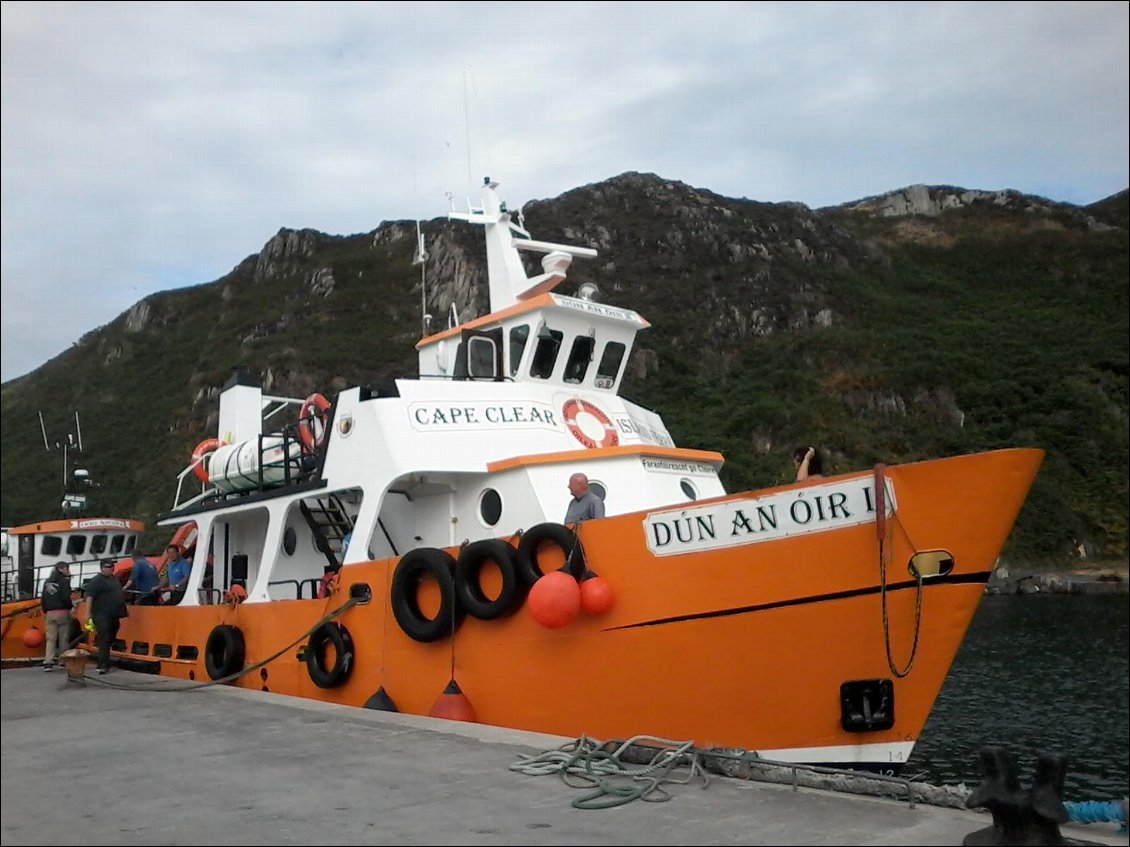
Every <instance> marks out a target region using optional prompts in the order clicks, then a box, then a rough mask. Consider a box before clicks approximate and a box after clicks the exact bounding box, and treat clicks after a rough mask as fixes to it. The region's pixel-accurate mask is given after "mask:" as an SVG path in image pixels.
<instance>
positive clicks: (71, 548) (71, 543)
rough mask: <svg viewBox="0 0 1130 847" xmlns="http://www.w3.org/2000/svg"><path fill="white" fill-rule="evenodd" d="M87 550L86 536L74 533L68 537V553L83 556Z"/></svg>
mask: <svg viewBox="0 0 1130 847" xmlns="http://www.w3.org/2000/svg"><path fill="white" fill-rule="evenodd" d="M85 552H86V536H85V535H72V536H71V537H70V538H68V539H67V555H69V556H81V555H82V554H83V553H85Z"/></svg>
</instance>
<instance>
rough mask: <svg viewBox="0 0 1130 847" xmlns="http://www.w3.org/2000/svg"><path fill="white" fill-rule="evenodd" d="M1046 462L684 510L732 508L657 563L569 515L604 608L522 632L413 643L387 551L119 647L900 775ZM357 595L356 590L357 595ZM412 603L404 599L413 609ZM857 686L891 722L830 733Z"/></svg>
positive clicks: (348, 688) (641, 520)
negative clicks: (328, 642)
mask: <svg viewBox="0 0 1130 847" xmlns="http://www.w3.org/2000/svg"><path fill="white" fill-rule="evenodd" d="M1042 455H1043V454H1042V453H1041V451H1038V450H1019V449H1018V450H1000V451H994V452H991V453H983V454H976V455H970V456H960V457H955V458H951V459H940V460H934V461H928V462H921V463H914V464H909V465H901V466H896V467H892V468H889V469H886V471H885V473H884V477H885V479H886V481H887V485H888V486H889V490H890V491H891V493H892V495H893V499H894V501H895V506H894V510H893V512H892V513H890V514H885V515H883V514H882V512H881V508H880V509H879V510H878V511H876V514H875V516H873V517H872V518H871V519H868V520H861V521H859V522H857V523H855V524H853V525H845V526H842V527H839V528H835V529H830V530H828V531H824V532H807V533H800V534H795V535H790V534H785V535H780V536H774V537H771V538H766V539H765V540H755V539H754V537H753V535H751V534H749V533H746V532H745V531H744V529H743V528H742V525H741V524H740V523H739V521H736V520H732V514H733V507H734V505H735V504H739V505H740V504H742V503H745V504H750V503H756V502H758V500H757V498H763V497H769V496H778V497H781V498H792V499H791V500H789V502H793V501H794V500H804V499H806V498H807V502H808V504H809V506H815V508H817V509H820V508H823V507H824V506H827V505H829V504H830V503H833V502H834V501H833V499H832V496H831V495H828V492H832V495H834V492H835V490H836V486H838V485H850V484H857V485H862V484H864V483H865V482H866V481H867V480H870V479H872V476H871V474H870V473H866V474H854V475H847V476H844V477H835V478H829V479H820V480H814V481H813V483H812V484H811V485H808V484H802V485H796V486H786V487H783V488H778V489H772V490H769V491H765V492H756V493H743V494H737V495H731V496H728V497H726V498H719V499H718V500H715V501H707V502H704V503H694V504H687V507H688V508H687V510H686V511H687V513H688V514H690V513H692V512H693V513H694V514H697V515H699V516H700V517H701V516H702V515H705V514H707V513H708V512H709V511H710V510H712V509H715V510H719V511H717V514H719V515H720V514H722V513H723V512H722V511H720V510H723V509H724V508H729V509H730V511H729V512H726V513H725V514H726V515H727V516H729V517H728V518H727V520H729V522H728V523H726V524H724V525H718V524H717V522H716V524H715V525H714V526H713V528H714V529H716V530H719V531H718V532H717V533H716V536H717V537H715V538H708V539H706V540H705V542H704V543H705V544H706V546H700V547H698V548H695V549H693V550H692V549H688V551H687V552H682V553H675V554H671V555H667V554H660V553H657V552H656V550H655V549H654V548H655V547H656V544H657V543H658V541H662V540H664V539H665V538H666V535H664V534H663V533H665V532H666V530H663V531H662V532H660V531H659V530H655V529H654V521H653V522H652V523H650V524H649V522H648V519H647V516H645V515H643V514H642V513H636V514H629V515H621V516H616V517H611V518H606V519H601V520H597V521H591V522H586V523H584V524H581V525H580V528H579V537H580V540H581V542H582V544H583V548H584V552H585V557H586V560H587V563H588V566H589V568H591V569H592V571H594V572H596V573H597V574H598V575H599V576H600V577H602V578H603V579H604V580H606V581H607V583H608V584H609V585H610V586H611V588H612V591H613V593H614V597H615V602H614V603H613V604H612V608H611V609H609V610H608V611H606V612H604V613H602V614H598V615H588V614H585V613H584V612H581V613H580V614H579V615H577V617H576V618H575V619H574V620H572V622H571V623H569V624H568V625H566V626H563V627H560V628H557V629H549V628H546V627H545V626H543V625H541V624H539V623H538V622H537V621H536V620H534V617H533V616H532V615H531V614H530V611H529V604H528V603H527V604H526V605H525V606H522V607H520V608H516V609H515V610H514V611H513V612H512V613H511V614H509V615H507V616H504V617H502V618H499V619H496V620H490V621H483V620H478V619H475V618H473V617H469V616H468V617H467V618H466V619H465V620H463V621H462V623H461V624H460V625H459V626H458V628H457V629H456V631H455V633H454V637H451V636H448V637H445V638H441V639H440V640H438V641H434V642H431V643H420V642H418V641H415V640H413V639H411V638H409V637H408V636H407V635H405V634H404V632H402V630H401V628H400V626H399V625H398V623H397V620H396V618H395V616H394V613H393V608H392V604H391V601H390V593H391V585H392V578H393V573H394V570H395V567H396V565H397V562H398V560H397V559H386V560H382V561H374V562H365V563H361V564H356V565H349V566H346V567H345V568H343V569H342V571H341V575H340V583H339V585H338V588H337V590H336V591H335V593H333V594H332V595H331V596H330V597H328V598H326V599H308V600H276V601H272V602H267V603H244V604H241V605H227V604H225V605H217V606H186V607H144V608H143V607H133V608H132V609H131V613H130V617H129V618H127V619H125V620H123V621H122V628H121V631H120V633H119V641H118V643H117V644H116V648H117V649H116V650H115V655H116V656H117V657H118V658H119V659H121V658H131V659H134V660H138V661H144V662H149V663H152V666H153V667H154V668H155V669H158V670H159V672H160V673H162V674H165V675H168V676H172V677H178V678H182V679H191V680H202V681H206V680H208V679H209V676H208V674H207V672H206V669H205V656H204V654H205V644H206V642H207V640H208V638H209V635H210V634H211V633H212V632H213V630H214V628H215V627H217V626H220V625H228V626H234V627H238V629H239V630H240V631H241V632H242V635H243V638H244V641H245V643H246V657H245V663H244V664H245V666H246V667H251V666H255V665H258V664H259V663H264V662H265V663H264V664H263V665H262V667H257V668H255V670H254V671H253V672H252V673H248V674H246V675H244V676H241V677H239V678H238V679H237V680H235V681H234V682H233V683H232V684H235V685H238V686H241V687H246V688H253V689H262V690H269V691H273V692H277V693H284V694H290V695H296V696H300V697H308V698H313V699H318V700H324V701H329V702H336V703H343V704H349V705H354V706H362V705H365V704H366V703H367V702H369V701H370V700H371V698H373V697H374V695H375V694H376V693H377V692H378V691H380V690H382V689H383V692H384V693H385V694H387V695H388V697H390V698H391V699H392V701H393V702H394V703H395V705H396V708H397V709H398V710H399V711H402V712H407V713H414V714H421V715H427V714H429V713H430V712H431V711H432V709H433V707H434V706H435V704H436V703H437V701H438V700H439V699H440V698H441V695H442V694H443V692H444V690H445V688H446V687H447V685H448V683H449V682H450V681H451V680H452V679H454V680H455V681H456V682H457V683H458V686H459V688H460V689H461V690H462V692H463V694H464V695H465V696H466V698H467V699H468V701H469V702H470V704H471V705H472V707H473V709H474V713H475V716H476V719H477V720H478V721H479V722H481V723H485V724H492V725H498V726H505V727H514V728H521V729H527V730H534V731H542V732H548V733H554V734H558V735H564V736H574V737H575V736H579V735H582V734H584V735H589V736H593V737H597V738H601V739H608V738H628V737H632V736H635V735H650V736H658V737H661V738H666V739H673V740H680V741H685V740H693V741H694V742H695V743H696V744H697V745H700V746H718V747H728V748H741V749H745V750H750V751H754V750H755V751H758V752H760V753H761V754H762V755H763V756H765V757H766V758H770V759H776V758H781V759H787V760H791V761H806V762H814V763H826V764H839V765H846V766H859V767H868V768H872V769H880V770H889V771H891V772H897V770H898V768H899V766H900V765H901V764H902V763H903V762H905V760H906V758H907V757H909V755H910V750H911V748H912V746H913V743H914V741H915V740H916V739H917V738H918V735H919V733H920V732H921V730H922V727H923V725H924V723H925V721H926V718H927V715H928V714H929V711H930V709H931V707H932V705H933V702H934V699H935V697H936V696H937V693H938V691H939V690H940V688H941V686H942V683H943V681H944V679H945V677H946V674H947V672H948V670H949V667H950V664H951V662H952V661H953V658H954V656H955V655H956V653H957V650H958V647H959V645H960V643H961V640H962V638H963V636H964V634H965V630H966V628H967V626H968V625H969V622H970V619H971V618H972V616H973V613H974V611H975V610H976V608H977V604H978V602H979V600H980V598H981V596H982V594H983V591H984V583H985V582H986V581H987V579H988V577H989V575H990V574H991V571H992V568H993V566H994V564H995V562H996V559H997V556H998V555H999V553H1000V550H1001V547H1002V546H1003V544H1004V542H1005V539H1006V538H1007V536H1008V533H1009V531H1010V530H1011V527H1012V524H1013V522H1014V520H1015V518H1016V515H1017V513H1018V511H1019V509H1020V507H1021V505H1022V503H1023V500H1024V497H1025V496H1026V494H1027V491H1028V489H1029V487H1030V485H1031V482H1032V480H1033V478H1034V476H1035V473H1036V471H1037V469H1038V467H1039V464H1040V462H1041V460H1042ZM873 490H875V489H873ZM818 496H819V497H824V498H825V502H824V503H823V504H822V505H816V499H817V497H818ZM763 502H768V501H767V500H766V501H763ZM781 502H785V500H781ZM880 506H881V504H880ZM745 508H746V512H745V513H744V515H743V516H742V519H743V520H748V518H749V516H750V514H751V513H752V512H751V510H750V507H745ZM806 508H808V507H806ZM669 511H671V510H669ZM671 514H672V517H671V518H670V521H671V523H670V525H671V526H674V527H675V532H679V531H681V529H685V530H686V531H687V533H688V537H689V534H690V533H692V531H694V530H695V529H696V528H697V529H699V530H701V529H702V528H703V527H706V526H707V523H706V521H705V520H698V521H697V523H696V522H695V521H694V520H692V519H690V518H684V519H683V520H684V523H683V524H678V523H676V522H677V520H678V519H679V517H678V515H677V514H676V513H675V512H674V511H672V512H671ZM739 529H741V530H742V531H741V532H739ZM745 529H748V524H746V525H745ZM721 530H728V531H729V532H728V534H729V537H726V538H723V537H722V536H725V535H726V534H727V533H726V532H722V531H721ZM649 533H651V537H650V538H649V535H648V534H649ZM747 536H748V537H747ZM696 543H697V542H696ZM711 544H713V545H714V546H710V545H711ZM929 551H943V553H944V555H941V556H940V558H942V559H945V560H946V561H947V563H948V566H947V567H946V568H943V569H942V572H939V573H938V574H937V575H933V576H926V577H924V578H923V579H921V580H919V579H917V578H916V575H915V574H913V573H911V572H910V571H909V570H908V567H907V565H908V562H910V561H911V560H912V557H913V556H915V554H922V553H926V552H929ZM449 552H450V553H452V555H457V554H458V550H450V551H449ZM665 552H666V551H665ZM549 567H552V565H550V566H549ZM549 567H546V566H545V563H543V569H544V570H546V571H547V572H548V570H549ZM488 581H489V580H488ZM362 585H364V586H367V589H368V590H367V591H362V590H361V589H354V588H353V587H354V586H362ZM351 591H356V592H358V593H366V594H371V598H372V599H371V602H367V603H362V604H357V605H352V606H351V607H349V608H347V609H346V610H345V611H344V612H342V613H341V614H340V616H339V617H337V619H336V620H337V622H338V623H340V624H341V625H342V626H344V627H345V629H347V630H348V632H349V635H350V636H351V638H352V642H353V647H354V655H353V660H352V666H351V668H350V671H349V673H348V675H347V676H346V677H345V678H343V680H342V681H341V682H340V684H336V685H334V686H333V687H329V688H323V687H320V686H318V685H316V684H315V683H314V682H313V680H312V679H311V675H310V673H309V672H308V670H307V665H306V662H305V661H304V659H303V657H304V656H305V647H306V643H307V642H306V637H307V635H308V633H309V631H310V630H311V629H312V628H313V627H314V626H315V624H317V623H318V622H319V620H321V619H322V618H323V616H324V615H326V614H327V613H328V612H330V611H332V610H334V609H336V608H339V607H341V606H342V605H343V604H344V603H345V601H346V600H347V598H348V597H350V595H351ZM427 595H428V591H427V588H426V587H425V588H423V589H421V595H420V605H421V607H422V608H423V609H424V610H425V611H426V609H427V608H428V596H427ZM7 609H8V607H7V606H5V610H7ZM6 623H7V622H6ZM18 639H19V631H18V630H17V628H16V626H15V625H13V626H12V627H11V628H10V631H9V630H6V631H5V633H4V640H3V645H4V656H5V657H8V656H9V655H10V651H11V650H13V649H15V645H14V642H18ZM280 651H281V653H280ZM276 654H278V655H277V657H276V658H273V659H272V658H271V657H273V656H275V655H276ZM267 660H269V661H267ZM868 680H884V681H886V683H885V684H887V685H889V686H890V691H891V692H893V705H892V711H893V716H892V718H893V719H892V723H891V725H890V726H889V727H887V728H883V729H874V730H867V729H864V730H859V729H858V728H856V730H849V729H846V728H845V721H844V705H843V698H842V689H841V686H842V685H843V684H844V683H845V682H852V681H868Z"/></svg>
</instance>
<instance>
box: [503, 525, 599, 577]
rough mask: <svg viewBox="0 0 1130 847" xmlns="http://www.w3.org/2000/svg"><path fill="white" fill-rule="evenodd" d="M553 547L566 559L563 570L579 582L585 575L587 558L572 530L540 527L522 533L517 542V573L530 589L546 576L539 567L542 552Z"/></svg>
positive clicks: (557, 527)
mask: <svg viewBox="0 0 1130 847" xmlns="http://www.w3.org/2000/svg"><path fill="white" fill-rule="evenodd" d="M546 545H552V546H556V547H557V548H559V549H560V550H561V552H562V554H563V555H564V556H565V564H564V565H563V566H562V567H561V570H563V571H565V572H566V573H568V574H569V575H570V576H572V577H573V578H574V579H575V580H577V581H578V582H580V581H581V578H582V577H583V576H584V573H585V557H584V553H583V551H582V550H581V542H580V539H579V538H577V536H576V535H575V534H574V532H573V530H571V529H569V527H567V526H565V525H563V524H559V523H552V522H549V523H539V524H536V525H535V526H532V527H530V528H529V529H528V530H526V531H525V532H524V533H522V540H521V541H519V542H518V572H519V573H520V574H521V577H522V579H523V580H524V581H525V583H526V585H527V586H532V585H533V584H534V583H535V582H537V581H538V580H539V579H541V577H543V576H544V575H545V573H544V571H543V570H542V568H541V566H540V565H539V564H538V556H539V553H540V551H541V550H542V548H543V547H544V546H546Z"/></svg>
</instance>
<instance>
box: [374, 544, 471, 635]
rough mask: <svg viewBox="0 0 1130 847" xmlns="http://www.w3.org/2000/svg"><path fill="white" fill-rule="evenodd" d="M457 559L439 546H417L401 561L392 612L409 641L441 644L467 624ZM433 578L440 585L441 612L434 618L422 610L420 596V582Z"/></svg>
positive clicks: (395, 583) (393, 583) (393, 584)
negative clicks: (457, 577)
mask: <svg viewBox="0 0 1130 847" xmlns="http://www.w3.org/2000/svg"><path fill="white" fill-rule="evenodd" d="M454 571H455V560H454V559H453V558H451V556H450V555H448V554H447V553H446V552H444V551H443V550H439V549H437V548H435V547H417V548H416V549H415V550H410V551H408V552H407V553H405V554H404V556H403V557H401V559H400V561H399V562H397V565H396V570H395V572H394V573H393V575H392V589H391V591H392V596H391V598H390V600H391V603H392V613H393V615H394V616H395V617H396V622H397V623H398V624H400V628H401V629H402V630H403V631H404V634H405V635H407V636H408V637H409V638H412V639H414V640H416V641H421V642H425V643H426V642H430V641H438V640H439V639H441V638H443V637H444V636H445V635H452V634H454V632H455V630H456V629H458V628H459V624H461V623H462V622H463V614H464V610H463V608H462V607H461V606H460V604H459V598H458V596H457V595H456V593H455V574H454ZM426 576H431V577H432V578H433V579H434V580H435V581H436V584H437V585H438V586H439V595H440V603H439V610H438V611H437V612H436V616H435V617H434V618H428V617H426V616H425V615H424V613H423V612H422V611H420V602H419V598H418V597H417V591H418V589H419V584H420V580H421V579H422V578H424V577H426Z"/></svg>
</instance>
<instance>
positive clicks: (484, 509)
mask: <svg viewBox="0 0 1130 847" xmlns="http://www.w3.org/2000/svg"><path fill="white" fill-rule="evenodd" d="M501 517H502V497H501V496H500V495H499V493H498V492H497V491H495V490H494V489H493V488H488V489H486V490H485V491H483V493H482V494H480V495H479V518H480V519H481V520H482V522H483V523H484V524H486V525H487V526H494V525H495V524H497V523H498V521H499V519H500V518H501Z"/></svg>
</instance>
